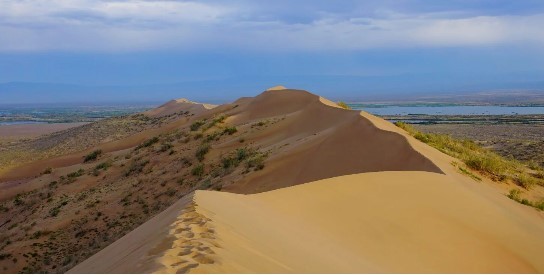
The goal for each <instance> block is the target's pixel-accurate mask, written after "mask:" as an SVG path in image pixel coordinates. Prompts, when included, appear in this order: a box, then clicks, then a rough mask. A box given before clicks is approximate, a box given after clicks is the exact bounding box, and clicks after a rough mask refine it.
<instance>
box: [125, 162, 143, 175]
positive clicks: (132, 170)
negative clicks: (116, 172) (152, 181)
mask: <svg viewBox="0 0 544 275" xmlns="http://www.w3.org/2000/svg"><path fill="white" fill-rule="evenodd" d="M148 163H149V160H143V161H134V162H133V163H132V164H131V165H130V167H129V168H128V170H127V172H125V176H127V177H128V176H130V175H131V174H137V173H141V172H142V171H143V170H144V167H145V166H146V165H147V164H148Z"/></svg>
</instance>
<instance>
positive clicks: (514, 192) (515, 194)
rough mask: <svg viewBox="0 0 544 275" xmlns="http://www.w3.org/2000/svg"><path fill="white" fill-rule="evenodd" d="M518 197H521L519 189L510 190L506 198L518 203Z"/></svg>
mask: <svg viewBox="0 0 544 275" xmlns="http://www.w3.org/2000/svg"><path fill="white" fill-rule="evenodd" d="M520 195H521V191H520V190H519V189H512V190H510V193H509V194H508V195H507V197H509V198H510V199H513V200H515V201H519V200H520Z"/></svg>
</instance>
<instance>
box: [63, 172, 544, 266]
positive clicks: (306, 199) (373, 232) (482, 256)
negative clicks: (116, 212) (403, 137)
mask: <svg viewBox="0 0 544 275" xmlns="http://www.w3.org/2000/svg"><path fill="white" fill-rule="evenodd" d="M194 203H195V204H196V211H195V210H188V209H190V208H191V207H187V205H188V204H187V203H185V204H179V205H177V211H178V212H179V213H180V215H179V216H178V217H174V216H172V215H170V213H172V211H173V210H169V211H167V213H161V214H160V215H159V216H157V217H156V218H154V220H152V221H150V222H148V223H146V224H145V225H144V226H142V227H140V228H138V229H137V230H135V231H134V232H131V233H130V234H128V235H127V236H126V237H124V238H123V239H121V240H119V241H118V242H116V243H114V244H113V245H111V246H109V247H107V248H106V249H104V250H103V251H101V252H100V253H98V254H96V255H95V256H93V257H91V258H90V259H88V260H87V261H85V262H83V263H82V264H80V265H79V266H77V267H76V268H74V269H73V270H71V272H73V273H79V272H98V273H102V272H114V273H123V272H135V273H138V272H159V273H163V272H168V273H174V272H178V271H183V272H186V271H190V272H195V273H224V272H227V273H247V272H249V273H263V272H265V273H269V272H272V273H292V272H296V273H306V272H310V273H323V272H325V273H335V272H336V273H338V272H339V273H353V272H356V273H367V272H371V273H378V272H379V273H382V272H385V273H428V272H430V273H451V272H453V273H488V272H491V273H511V272H514V273H532V272H539V273H541V272H542V271H543V270H544V262H542V261H541V255H540V251H542V249H544V240H543V239H542V238H540V236H542V232H544V222H543V220H542V217H541V216H538V215H537V214H536V212H534V213H526V212H525V211H524V210H525V209H523V208H521V207H518V205H516V204H515V203H514V202H512V201H509V200H508V199H506V198H504V197H501V196H495V197H492V198H486V197H482V196H481V194H480V193H479V192H475V191H474V190H471V189H468V188H466V186H464V185H463V184H460V183H459V182H455V181H454V180H452V179H451V178H449V177H448V176H446V175H441V174H436V173H429V172H376V173H364V174H357V175H349V176H341V177H336V178H332V179H325V180H321V181H317V182H312V183H307V184H303V185H298V186H295V187H289V188H284V189H278V190H275V191H270V192H265V193H261V194H253V195H239V194H231V193H225V192H213V191H197V193H196V195H195V197H194ZM174 208H175V207H174ZM474 209H477V211H474ZM187 217H192V219H191V218H187ZM195 218H196V219H195ZM158 221H160V223H158ZM159 224H160V225H163V226H164V225H165V224H169V227H168V230H164V228H158V226H159ZM195 224H197V225H198V226H196V227H195ZM203 231H204V232H207V234H200V235H198V234H195V232H198V233H201V232H203ZM158 232H159V233H158ZM149 236H152V238H154V242H149V241H148V240H149V239H150V238H151V237H149ZM137 244H142V245H143V246H140V245H137ZM128 245H130V247H138V248H137V249H136V250H129V252H130V253H128V254H129V255H128V257H129V258H127V252H125V251H122V250H120V247H126V246H128ZM119 253H121V254H119ZM132 255H139V257H133V256H132ZM111 259H117V260H116V261H111ZM150 259H153V260H152V261H150ZM144 260H145V261H144Z"/></svg>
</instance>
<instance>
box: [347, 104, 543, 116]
mask: <svg viewBox="0 0 544 275" xmlns="http://www.w3.org/2000/svg"><path fill="white" fill-rule="evenodd" d="M348 105H349V106H350V107H351V108H352V109H354V110H364V111H366V112H369V113H371V114H374V115H380V116H394V115H416V114H417V115H542V114H544V107H511V106H457V105H456V106H393V105H391V106H390V105H384V106H376V105H372V106H367V105H362V104H348Z"/></svg>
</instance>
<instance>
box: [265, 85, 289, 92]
mask: <svg viewBox="0 0 544 275" xmlns="http://www.w3.org/2000/svg"><path fill="white" fill-rule="evenodd" d="M285 89H287V88H285V87H284V86H281V85H278V86H274V87H270V88H268V89H266V90H267V91H280V90H285Z"/></svg>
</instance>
